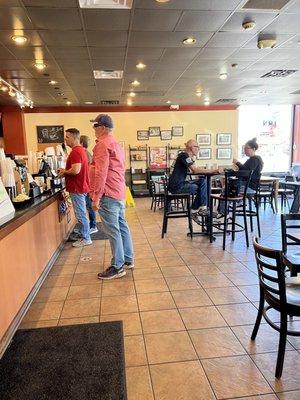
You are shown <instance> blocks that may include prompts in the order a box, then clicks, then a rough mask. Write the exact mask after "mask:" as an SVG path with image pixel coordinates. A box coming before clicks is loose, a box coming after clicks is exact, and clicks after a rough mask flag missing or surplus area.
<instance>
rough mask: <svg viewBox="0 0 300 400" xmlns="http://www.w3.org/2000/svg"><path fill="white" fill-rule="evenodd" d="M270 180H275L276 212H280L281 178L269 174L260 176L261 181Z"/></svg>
mask: <svg viewBox="0 0 300 400" xmlns="http://www.w3.org/2000/svg"><path fill="white" fill-rule="evenodd" d="M270 181H273V189H274V203H275V211H276V213H278V189H279V183H280V182H281V178H279V177H278V176H269V175H262V176H261V177H260V182H261V183H264V182H270Z"/></svg>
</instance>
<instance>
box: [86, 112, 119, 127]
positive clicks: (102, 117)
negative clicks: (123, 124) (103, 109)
mask: <svg viewBox="0 0 300 400" xmlns="http://www.w3.org/2000/svg"><path fill="white" fill-rule="evenodd" d="M90 121H91V122H95V123H97V124H98V125H102V126H105V127H106V128H109V129H112V128H113V127H114V123H113V120H112V119H111V117H110V116H109V115H107V114H99V115H97V117H96V118H95V119H91V120H90Z"/></svg>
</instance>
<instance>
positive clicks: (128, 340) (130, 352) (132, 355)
mask: <svg viewBox="0 0 300 400" xmlns="http://www.w3.org/2000/svg"><path fill="white" fill-rule="evenodd" d="M124 345H125V365H126V367H136V366H138V365H147V357H146V351H145V344H144V338H143V336H142V335H138V336H125V338H124Z"/></svg>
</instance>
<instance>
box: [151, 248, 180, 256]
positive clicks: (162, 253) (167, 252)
mask: <svg viewBox="0 0 300 400" xmlns="http://www.w3.org/2000/svg"><path fill="white" fill-rule="evenodd" d="M153 252H154V255H155V257H157V258H170V255H172V256H174V257H175V256H178V254H177V251H176V250H175V249H174V248H173V249H172V250H170V248H167V249H160V250H153Z"/></svg>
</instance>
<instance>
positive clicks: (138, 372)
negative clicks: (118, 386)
mask: <svg viewBox="0 0 300 400" xmlns="http://www.w3.org/2000/svg"><path fill="white" fill-rule="evenodd" d="M126 383H127V384H126V387H127V397H128V400H153V392H152V385H151V379H150V373H149V370H148V367H129V368H126Z"/></svg>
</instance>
